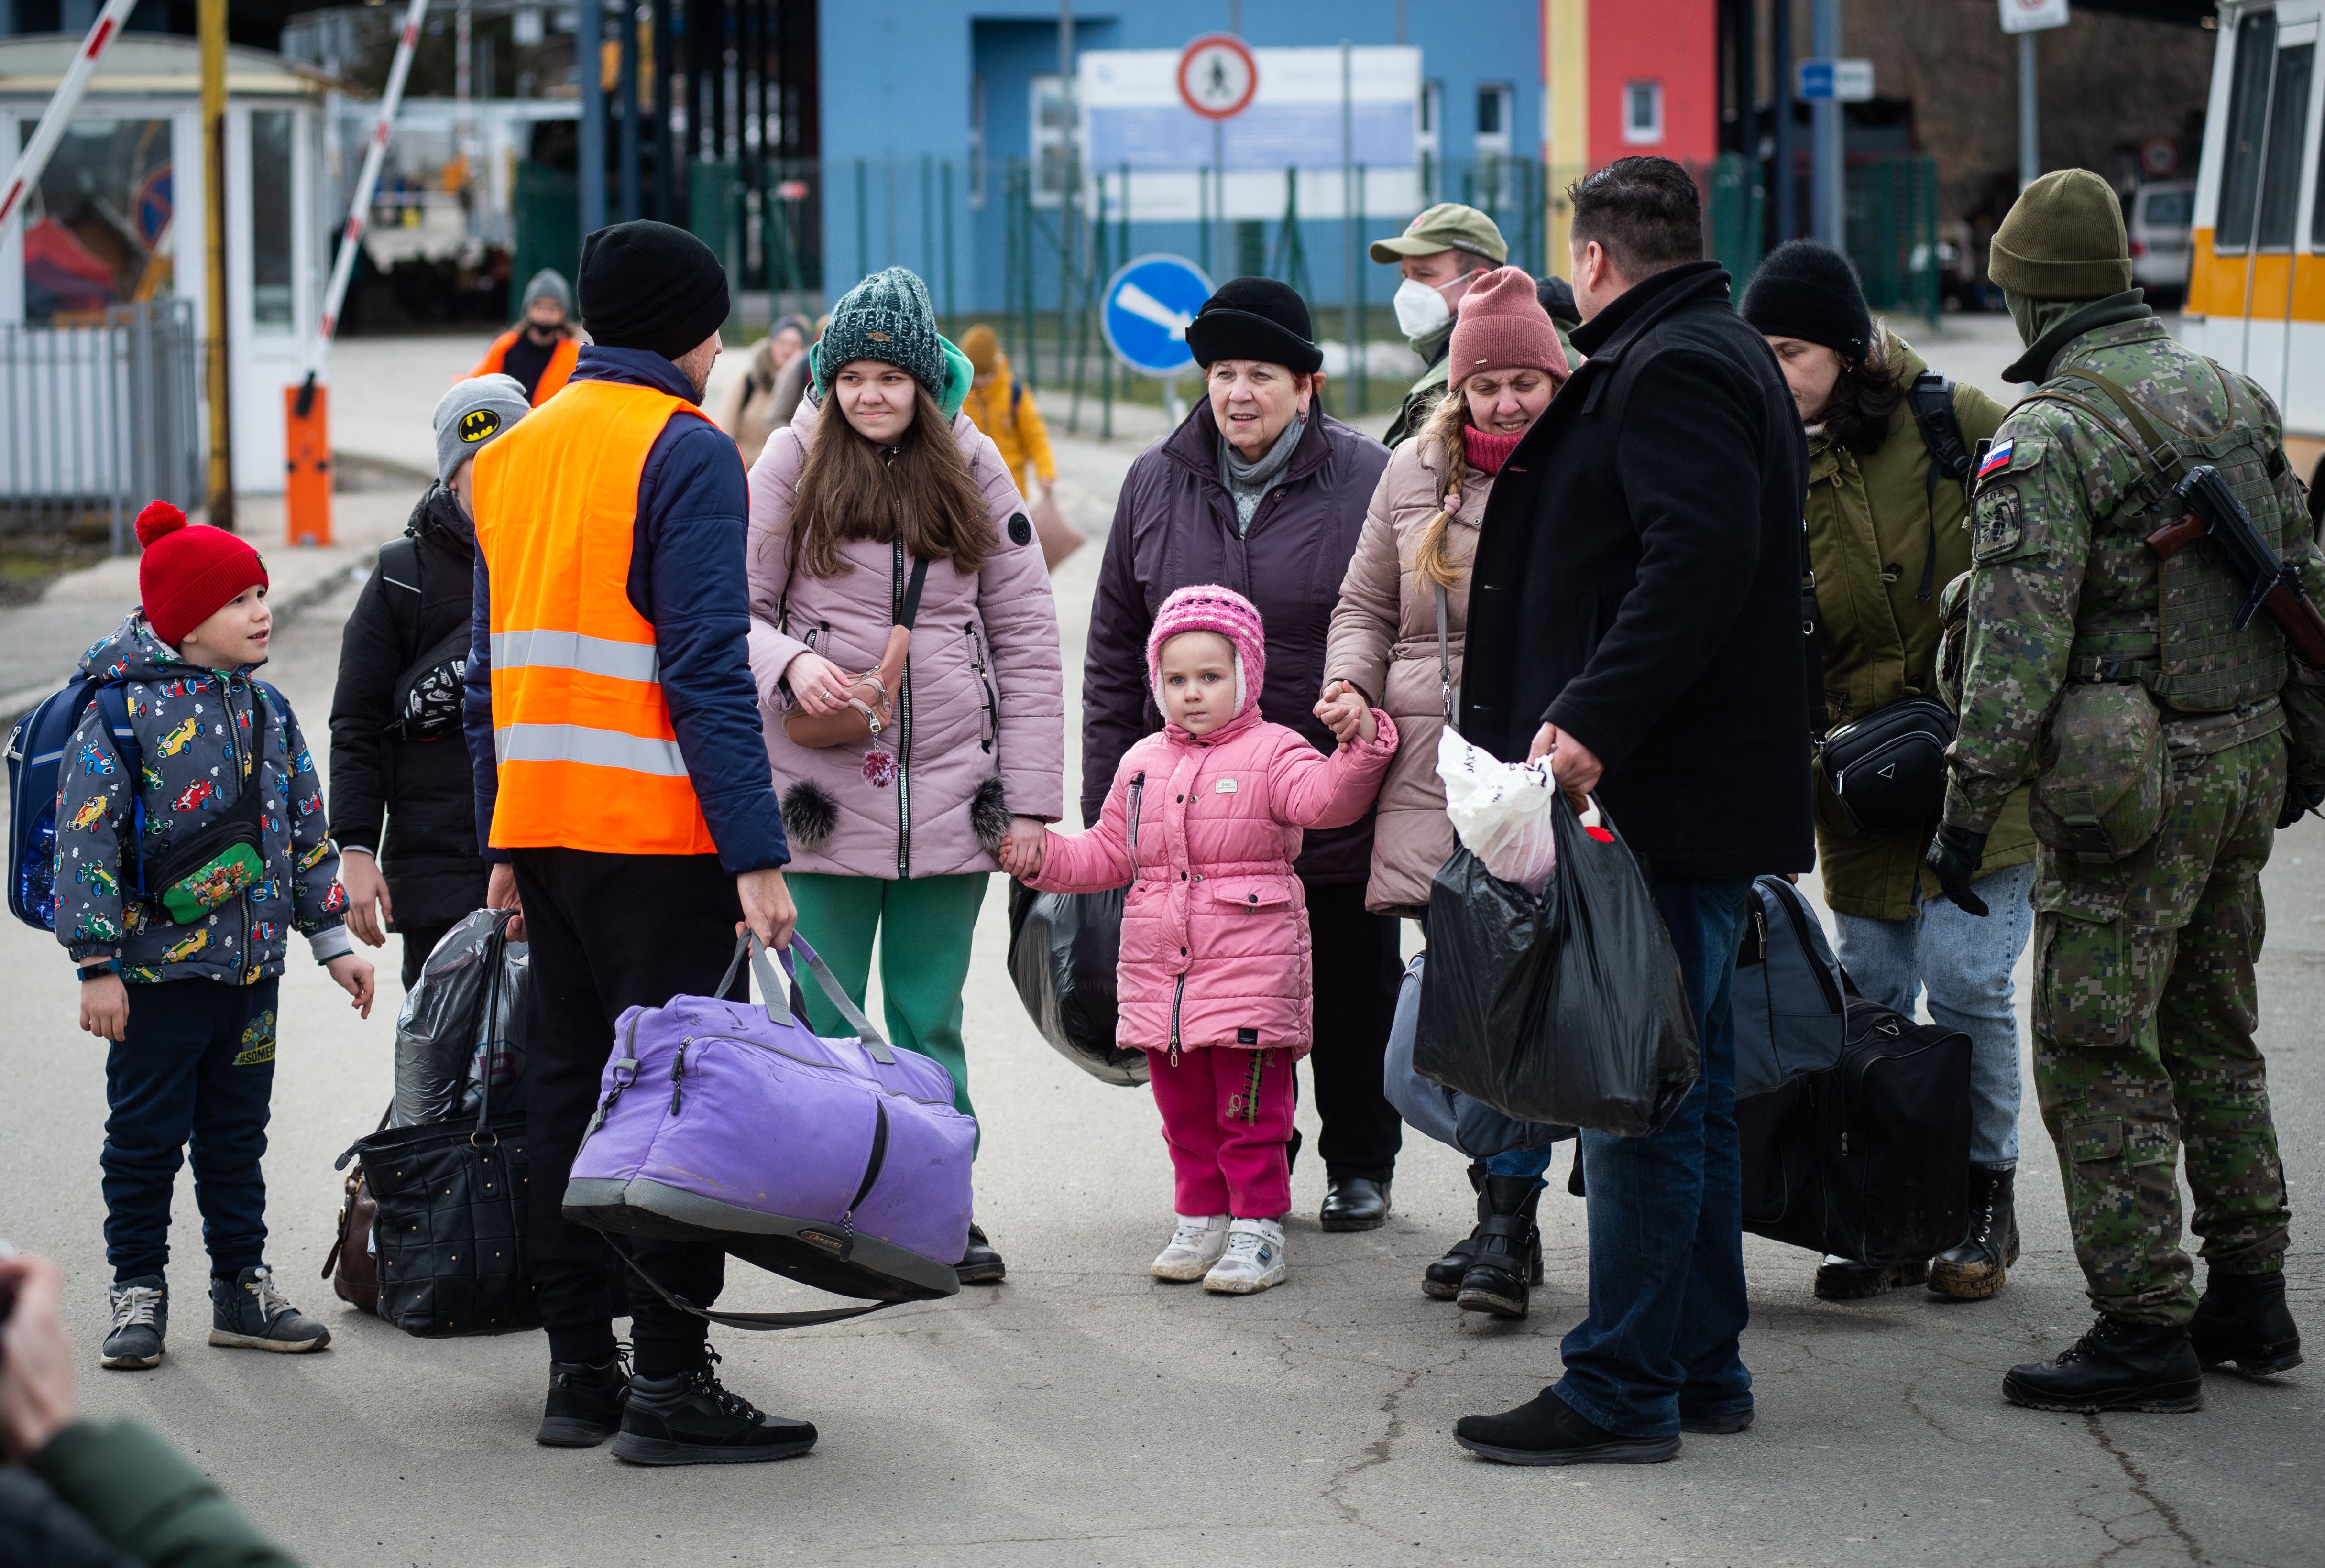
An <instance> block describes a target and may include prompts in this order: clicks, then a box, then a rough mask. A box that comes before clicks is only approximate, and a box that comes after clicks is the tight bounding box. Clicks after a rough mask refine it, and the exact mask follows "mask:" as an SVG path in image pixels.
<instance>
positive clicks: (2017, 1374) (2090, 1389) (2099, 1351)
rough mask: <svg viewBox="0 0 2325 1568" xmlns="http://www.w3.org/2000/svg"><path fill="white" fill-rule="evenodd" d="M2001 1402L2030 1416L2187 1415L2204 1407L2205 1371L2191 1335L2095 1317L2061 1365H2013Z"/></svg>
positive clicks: (2054, 1362) (2180, 1330)
mask: <svg viewBox="0 0 2325 1568" xmlns="http://www.w3.org/2000/svg"><path fill="white" fill-rule="evenodd" d="M2002 1394H2003V1397H2005V1398H2006V1399H2008V1400H2009V1401H2010V1402H2011V1403H2012V1404H2013V1405H2024V1406H2025V1407H2027V1408H2028V1409H2030V1410H2065V1411H2070V1412H2072V1413H2073V1414H2075V1415H2079V1416H2087V1415H2089V1414H2090V1413H2092V1412H2093V1411H2098V1410H2159V1411H2186V1410H2200V1409H2202V1408H2203V1407H2204V1371H2203V1368H2202V1367H2201V1366H2200V1365H2199V1364H2198V1362H2197V1360H2196V1349H2195V1347H2194V1346H2193V1345H2191V1344H2190V1343H2189V1342H2188V1331H2187V1330H2186V1329H2184V1328H2176V1327H2172V1326H2168V1325H2162V1324H2145V1323H2126V1322H2125V1321H2124V1320H2123V1319H2121V1318H2117V1317H2108V1316H2107V1315H2106V1314H2100V1317H2099V1320H2098V1322H2097V1323H2095V1324H2092V1325H2091V1332H2090V1333H2087V1334H2085V1335H2084V1336H2083V1337H2082V1338H2080V1339H2079V1340H2077V1341H2076V1342H2074V1343H2073V1344H2071V1345H2070V1346H2068V1347H2067V1349H2066V1351H2064V1352H2063V1353H2062V1354H2061V1355H2060V1357H2059V1358H2058V1360H2052V1361H2029V1362H2027V1363H2026V1364H2025V1365H2024V1366H2023V1367H2013V1368H2011V1369H2010V1371H2009V1373H2008V1375H2007V1376H2005V1378H2004V1379H2002Z"/></svg>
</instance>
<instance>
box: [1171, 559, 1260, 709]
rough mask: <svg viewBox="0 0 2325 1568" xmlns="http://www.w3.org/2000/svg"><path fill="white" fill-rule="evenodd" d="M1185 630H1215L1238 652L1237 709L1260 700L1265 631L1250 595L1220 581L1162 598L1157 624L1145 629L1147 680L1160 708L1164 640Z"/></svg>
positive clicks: (1203, 584) (1185, 589)
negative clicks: (1221, 585) (1248, 596)
mask: <svg viewBox="0 0 2325 1568" xmlns="http://www.w3.org/2000/svg"><path fill="white" fill-rule="evenodd" d="M1181 632H1218V634H1219V635H1220V636H1222V637H1224V638H1226V639H1227V642H1228V645H1229V646H1231V647H1232V648H1234V650H1235V652H1236V712H1237V714H1241V713H1242V712H1243V711H1244V710H1245V709H1246V708H1247V707H1250V706H1253V705H1254V704H1255V703H1257V702H1258V701H1259V688H1260V686H1261V684H1262V683H1263V682H1264V681H1265V680H1266V678H1267V633H1266V632H1265V631H1264V629H1263V628H1262V627H1261V625H1260V619H1259V611H1258V609H1257V608H1256V607H1255V605H1254V604H1252V602H1251V601H1250V600H1249V599H1246V598H1245V597H1244V596H1243V595H1241V594H1238V593H1237V592H1236V591H1235V590H1234V589H1232V588H1222V587H1220V586H1218V584H1217V583H1201V584H1198V585H1196V586H1193V587H1187V588H1181V589H1179V590H1178V591H1177V592H1175V593H1173V594H1172V595H1171V596H1170V597H1169V598H1167V599H1165V600H1163V608H1162V609H1161V610H1159V611H1157V612H1156V613H1155V615H1154V629H1153V631H1152V632H1148V633H1147V634H1146V685H1147V688H1148V689H1149V690H1150V691H1152V692H1153V694H1154V706H1156V707H1157V708H1162V709H1163V712H1165V713H1167V712H1169V711H1170V710H1169V709H1167V708H1163V644H1164V643H1165V642H1168V641H1171V639H1172V638H1173V637H1176V636H1178V635H1179V634H1180V633H1181Z"/></svg>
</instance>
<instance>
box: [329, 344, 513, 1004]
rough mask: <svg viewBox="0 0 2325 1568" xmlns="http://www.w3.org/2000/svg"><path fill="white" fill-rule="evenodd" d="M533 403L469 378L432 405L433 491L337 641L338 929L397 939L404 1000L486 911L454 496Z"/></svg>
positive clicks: (466, 534) (473, 536)
mask: <svg viewBox="0 0 2325 1568" xmlns="http://www.w3.org/2000/svg"><path fill="white" fill-rule="evenodd" d="M531 406H532V405H531V404H530V403H529V402H528V401H526V399H525V393H524V388H523V387H522V386H520V385H519V384H518V383H516V382H515V380H514V379H513V378H511V377H509V376H505V375H479V376H474V377H471V378H470V379H468V380H467V381H464V382H460V383H456V384H455V385H454V386H453V388H452V390H451V391H449V392H446V393H445V394H444V396H443V397H442V399H441V400H440V401H438V402H437V404H436V414H435V425H436V477H437V483H436V484H431V485H430V486H429V487H428V493H427V494H425V495H423V496H421V498H420V503H419V504H418V505H416V506H414V507H413V508H412V521H410V522H408V523H406V524H405V525H404V529H403V539H401V540H391V541H390V542H389V543H388V544H387V545H386V546H385V547H384V548H383V549H381V550H380V552H379V569H378V570H376V571H375V572H373V573H372V575H371V576H370V577H369V578H368V579H367V580H366V582H365V583H364V586H363V591H362V592H361V593H360V594H358V595H357V596H356V607H355V609H354V611H353V612H352V613H350V614H349V615H348V616H347V628H346V630H345V631H344V632H342V633H341V634H340V638H339V683H338V689H337V690H336V691H335V692H333V694H332V696H331V826H332V828H333V830H334V832H335V835H336V836H337V837H338V841H339V855H340V862H339V881H341V883H342V884H343V885H344V886H345V887H346V888H347V928H348V929H349V930H350V931H352V932H354V933H355V935H356V936H359V937H361V938H362V939H363V940H364V941H366V942H368V943H370V944H371V945H373V946H375V947H377V946H380V945H383V944H384V943H385V942H386V940H387V933H388V932H390V931H394V932H396V933H398V934H399V935H401V936H403V988H404V990H406V991H409V990H411V989H412V982H415V981H417V980H418V979H419V978H420V967H421V964H425V963H426V962H427V961H428V955H429V953H430V952H431V951H432V950H433V949H434V947H435V945H436V944H437V943H438V942H439V941H440V940H441V939H442V938H443V936H444V933H445V932H446V931H448V930H449V929H450V928H451V927H452V924H453V922H455V921H457V920H459V919H460V918H463V917H464V916H466V915H468V913H469V912H470V911H471V910H475V909H483V908H484V907H485V884H486V878H487V876H488V875H489V874H490V872H491V870H492V868H491V867H490V866H488V865H487V864H486V862H485V858H484V856H483V855H481V854H479V853H477V807H476V785H475V779H476V774H475V770H474V769H473V768H472V767H471V766H470V763H469V759H468V737H467V736H466V735H464V734H463V733H461V727H460V709H461V685H460V680H461V676H462V673H463V666H464V665H465V663H466V661H467V659H468V622H469V616H470V612H471V609H472V596H473V586H474V584H475V582H476V562H477V530H476V526H475V525H474V524H473V523H471V522H470V521H468V503H467V501H466V499H465V497H464V496H463V494H462V491H463V489H464V488H465V486H466V484H467V482H468V473H469V468H468V464H469V460H470V459H471V458H473V457H476V455H477V453H478V452H480V451H482V450H484V448H485V447H486V446H487V445H489V444H490V443H491V442H493V441H494V440H496V439H497V438H499V437H500V436H501V435H502V434H504V433H505V432H506V431H508V430H511V429H514V428H515V426H516V422H517V421H518V420H521V419H523V418H524V416H525V413H526V411H527V410H528V409H530V408H531ZM407 675H411V676H412V680H411V681H410V682H408V683H407V681H406V680H405V677H406V676H407ZM407 687H408V689H407ZM399 691H402V692H403V696H405V697H406V699H407V700H406V702H405V704H404V705H403V706H404V707H408V708H409V709H411V711H409V712H406V711H402V710H401V709H400V708H399V706H398V703H397V700H396V699H397V696H398V695H399ZM431 703H432V706H431Z"/></svg>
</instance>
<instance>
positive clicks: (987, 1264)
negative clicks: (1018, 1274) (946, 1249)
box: [952, 1223, 1009, 1285]
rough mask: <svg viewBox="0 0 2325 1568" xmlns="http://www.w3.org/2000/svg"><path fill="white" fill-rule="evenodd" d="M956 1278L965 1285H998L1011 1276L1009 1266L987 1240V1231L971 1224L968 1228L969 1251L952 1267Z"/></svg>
mask: <svg viewBox="0 0 2325 1568" xmlns="http://www.w3.org/2000/svg"><path fill="white" fill-rule="evenodd" d="M952 1271H953V1276H954V1277H956V1278H958V1279H959V1281H960V1282H961V1283H962V1284H963V1285H998V1284H999V1283H1001V1281H1002V1280H1004V1279H1005V1278H1007V1277H1008V1276H1009V1265H1007V1264H1006V1263H1004V1262H1003V1261H1002V1260H1001V1254H1000V1253H998V1252H996V1251H995V1250H993V1243H992V1242H990V1241H987V1240H986V1238H985V1229H984V1227H983V1226H981V1225H977V1224H975V1223H971V1224H970V1226H969V1227H968V1251H966V1252H963V1253H962V1254H961V1255H960V1261H959V1262H958V1263H956V1264H954V1265H953V1266H952Z"/></svg>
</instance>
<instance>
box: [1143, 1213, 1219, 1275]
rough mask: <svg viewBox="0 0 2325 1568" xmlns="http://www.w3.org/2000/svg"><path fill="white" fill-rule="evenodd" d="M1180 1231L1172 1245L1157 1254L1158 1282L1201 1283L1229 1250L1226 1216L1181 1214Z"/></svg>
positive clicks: (1177, 1217) (1173, 1238)
mask: <svg viewBox="0 0 2325 1568" xmlns="http://www.w3.org/2000/svg"><path fill="white" fill-rule="evenodd" d="M1172 1217H1173V1218H1175V1219H1176V1220H1177V1221H1178V1222H1179V1228H1178V1229H1177V1230H1175V1231H1172V1232H1171V1244H1170V1245H1169V1246H1168V1247H1165V1248H1163V1250H1162V1251H1160V1252H1158V1253H1157V1254H1155V1257H1154V1267H1153V1270H1152V1272H1153V1276H1154V1277H1155V1278H1157V1279H1200V1278H1201V1277H1203V1276H1204V1275H1206V1274H1208V1273H1209V1272H1210V1270H1211V1265H1212V1264H1214V1263H1217V1262H1218V1260H1219V1254H1220V1253H1222V1252H1224V1251H1226V1250H1227V1215H1225V1214H1178V1215H1174V1216H1172Z"/></svg>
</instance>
